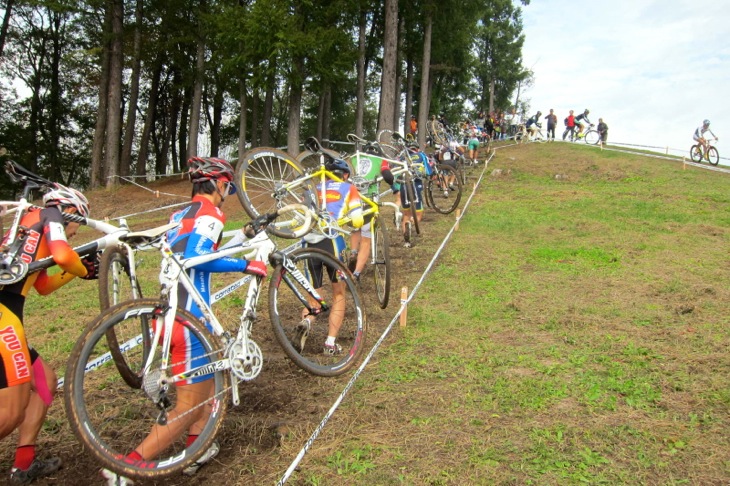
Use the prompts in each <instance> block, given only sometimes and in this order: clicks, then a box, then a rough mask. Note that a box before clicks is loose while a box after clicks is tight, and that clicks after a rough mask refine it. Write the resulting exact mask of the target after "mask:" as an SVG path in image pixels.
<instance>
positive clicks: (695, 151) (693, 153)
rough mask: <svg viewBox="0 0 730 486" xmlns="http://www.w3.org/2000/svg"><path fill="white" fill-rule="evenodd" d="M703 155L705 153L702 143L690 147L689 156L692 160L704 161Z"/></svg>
mask: <svg viewBox="0 0 730 486" xmlns="http://www.w3.org/2000/svg"><path fill="white" fill-rule="evenodd" d="M703 156H704V154H703V153H702V145H700V144H696V145H692V148H691V149H689V157H690V158H691V159H692V162H696V163H698V164H699V163H700V162H702V157H703Z"/></svg>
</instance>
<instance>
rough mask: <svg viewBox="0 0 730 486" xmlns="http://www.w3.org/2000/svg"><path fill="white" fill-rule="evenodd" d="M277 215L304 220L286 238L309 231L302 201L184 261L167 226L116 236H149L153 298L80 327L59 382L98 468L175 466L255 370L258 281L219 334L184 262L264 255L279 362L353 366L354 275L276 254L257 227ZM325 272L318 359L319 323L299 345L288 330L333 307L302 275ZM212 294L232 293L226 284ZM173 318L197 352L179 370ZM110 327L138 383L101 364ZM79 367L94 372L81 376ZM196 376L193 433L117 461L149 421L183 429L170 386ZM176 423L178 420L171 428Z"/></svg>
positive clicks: (137, 240)
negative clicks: (334, 330) (231, 327)
mask: <svg viewBox="0 0 730 486" xmlns="http://www.w3.org/2000/svg"><path fill="white" fill-rule="evenodd" d="M279 216H282V218H281V219H284V218H286V217H288V218H289V219H298V218H300V217H302V216H304V218H305V219H304V220H299V222H300V224H299V226H298V228H297V230H296V231H294V232H293V234H294V235H295V236H296V237H300V236H302V235H303V234H306V232H308V231H309V230H310V229H311V227H312V222H313V214H312V212H311V211H309V210H308V209H307V208H306V207H304V206H301V205H295V206H285V207H283V208H281V209H280V210H278V211H276V212H274V213H271V214H265V215H261V216H260V217H258V218H256V219H254V220H253V221H252V222H250V223H249V224H247V225H246V226H245V228H244V230H245V238H246V239H245V240H244V237H243V235H241V236H240V237H239V238H238V239H236V238H234V241H232V242H229V244H227V245H226V247H224V248H222V249H220V250H218V251H216V252H214V253H210V254H206V255H200V256H195V257H191V258H180V257H179V256H178V255H174V254H173V253H172V251H171V249H170V245H169V243H168V242H167V241H166V238H165V233H166V231H167V230H168V229H169V228H170V225H166V226H162V227H159V228H156V229H154V230H150V231H148V232H146V233H145V234H139V233H138V234H136V235H128V236H127V238H126V241H127V242H128V243H130V244H143V243H144V244H153V243H158V242H159V244H160V246H161V253H162V257H163V260H162V265H161V270H160V281H161V283H162V291H161V294H160V298H159V299H139V300H132V301H128V302H124V303H122V304H118V305H116V306H114V307H111V308H110V309H107V310H106V311H105V312H103V313H102V314H101V315H99V316H98V317H97V318H96V319H94V320H93V321H92V322H91V323H89V324H88V325H87V327H86V329H85V330H84V332H83V334H82V336H81V338H80V339H79V340H78V341H77V343H76V345H75V346H74V349H73V351H72V353H71V356H70V357H69V360H68V365H67V369H66V378H65V379H66V387H65V388H66V389H65V393H64V400H65V405H66V410H67V414H68V418H69V423H70V424H71V428H72V430H73V432H74V434H75V435H76V437H77V438H78V439H79V440H80V441H81V442H82V444H84V446H85V447H86V448H88V450H89V451H90V452H91V453H92V455H93V456H94V457H95V458H96V459H97V460H98V461H99V462H100V463H101V464H102V465H103V467H106V468H108V469H111V470H112V471H114V472H116V473H118V474H121V475H124V476H126V477H130V478H136V479H157V478H161V477H164V476H168V475H171V474H174V473H176V472H179V471H181V470H183V469H185V468H186V467H187V466H188V465H190V464H191V463H192V462H194V461H195V460H197V459H198V458H199V457H200V456H201V455H202V454H203V453H204V452H205V451H206V450H207V449H208V447H209V446H210V444H211V443H212V442H213V440H214V438H215V435H216V433H217V431H218V430H219V428H220V426H221V424H222V422H223V419H224V416H225V412H226V409H227V406H228V403H227V402H228V400H227V399H226V397H225V394H227V393H229V392H230V394H231V401H232V403H233V405H234V406H236V405H239V404H240V396H239V392H238V384H239V383H241V382H248V381H251V380H253V379H254V378H256V377H257V376H258V375H259V373H260V372H261V369H262V367H263V353H262V351H261V348H260V347H259V345H258V344H257V343H256V342H255V341H254V340H253V339H252V329H253V323H254V321H255V320H256V315H257V312H256V304H257V302H258V298H259V295H260V290H261V282H262V280H263V279H262V278H261V277H249V276H247V277H245V278H247V279H248V280H250V283H249V287H248V292H247V295H246V299H245V303H244V305H243V306H242V309H241V314H240V322H239V324H238V326H237V330H236V331H235V332H232V333H229V332H228V331H226V330H225V328H224V327H223V326H222V325H221V323H220V321H219V320H218V319H217V318H216V316H215V314H214V313H213V312H212V310H211V308H210V307H209V306H208V305H207V304H206V303H205V302H204V300H203V298H202V297H201V296H200V294H199V293H198V292H197V290H196V289H195V286H194V285H193V283H192V282H191V280H190V277H189V276H188V274H187V273H186V272H185V270H186V269H187V268H189V267H192V266H195V265H199V264H202V263H204V262H208V261H212V260H214V259H217V258H222V257H225V256H231V255H234V254H237V253H244V254H246V255H248V256H251V257H255V258H257V259H259V258H260V259H264V260H266V261H269V263H271V265H272V266H273V267H274V271H273V274H272V277H271V279H270V285H269V291H268V304H269V318H270V320H271V325H272V327H273V329H274V334H275V336H276V340H277V341H278V342H279V344H280V345H282V347H283V350H284V352H285V353H286V354H287V355H288V356H289V358H291V359H292V360H293V361H294V362H295V363H296V364H297V365H298V366H300V367H302V368H304V369H306V370H307V371H308V372H310V373H314V374H317V375H320V376H337V375H340V374H342V373H344V372H345V371H347V370H348V369H350V368H351V367H352V366H353V365H354V364H355V362H356V360H357V359H358V358H359V356H360V354H361V352H362V350H363V347H364V340H365V333H366V323H365V316H364V312H363V310H362V306H361V303H360V297H359V294H358V292H357V288H356V285H355V282H354V280H353V279H352V277H351V276H350V275H349V272H348V271H347V269H346V267H345V266H344V265H342V264H341V263H340V262H339V261H337V260H336V259H334V258H333V257H331V256H330V255H328V254H327V253H325V252H322V251H319V250H313V249H298V250H294V251H291V252H290V253H288V254H287V253H285V252H282V251H276V245H275V243H274V242H273V241H272V240H271V238H270V237H269V234H268V233H267V231H266V228H267V226H268V225H270V224H271V223H272V222H273V221H274V220H276V219H277V218H279ZM330 272H336V273H337V274H339V275H340V277H341V278H342V281H343V282H345V288H346V292H345V297H344V298H345V307H344V316H342V317H343V321H342V327H341V329H340V335H339V336H338V342H339V343H340V344H342V345H343V347H344V348H345V349H344V352H343V353H342V354H341V355H338V356H335V357H329V356H325V355H323V354H322V348H321V343H319V344H320V347H319V348H318V351H319V352H318V353H313V352H312V351H313V346H312V345H311V343H313V342H315V340H317V339H320V338H321V339H322V341H321V342H322V343H323V342H324V337H323V334H322V333H323V332H324V333H326V328H325V329H324V330H323V329H320V328H321V327H322V326H319V325H317V324H318V320H319V319H317V320H315V321H314V322H313V325H312V328H311V329H310V331H309V335H308V340H307V344H309V345H307V344H305V345H304V346H302V347H298V346H295V344H294V343H293V342H292V341H294V340H297V341H298V343H299V344H301V340H300V339H299V338H300V336H297V335H296V332H295V330H296V329H297V326H296V324H297V323H299V322H300V321H301V319H302V316H303V315H304V316H319V317H323V316H326V315H327V314H328V313H330V314H331V313H332V312H335V306H336V305H337V304H335V303H333V305H332V306H330V305H329V303H328V302H329V301H328V300H327V299H325V298H324V296H323V295H320V294H318V293H317V291H316V290H315V288H314V286H315V285H316V284H314V283H312V282H311V280H310V279H311V278H313V277H315V273H317V274H318V276H319V278H327V275H328V274H329V273H330ZM180 285H182V286H183V287H184V288H185V289H186V290H187V291H188V292H189V295H190V296H191V298H192V299H193V300H194V301H195V302H196V304H197V305H198V306H199V307H200V309H201V310H202V312H203V315H204V317H203V318H202V319H197V318H195V317H194V316H193V315H191V314H190V313H189V312H187V311H185V310H183V309H181V308H180V307H178V306H177V295H178V293H177V289H178V287H179V286H180ZM232 285H237V284H236V283H234V284H232ZM221 292H223V293H227V294H228V295H230V294H231V293H232V291H230V290H227V289H224V290H222V291H221ZM340 309H341V307H340ZM173 324H175V326H176V328H177V329H178V330H184V331H185V332H188V333H190V335H192V336H194V337H196V338H197V339H198V340H199V341H200V343H201V345H202V347H203V353H202V354H203V356H204V357H205V358H206V359H204V360H203V361H204V362H196V363H193V364H191V366H190V369H188V370H187V371H185V367H183V368H182V369H180V368H178V367H179V366H180V365H183V364H187V363H184V362H180V361H177V362H176V361H174V360H173V357H172V355H171V341H172V331H173ZM206 324H207V325H206ZM208 326H210V328H211V329H212V331H211V330H209V327H208ZM110 329H114V330H115V332H116V334H117V335H119V336H123V337H124V340H122V341H120V342H122V343H123V344H122V346H120V347H121V348H123V349H124V350H125V351H126V353H127V354H128V357H127V359H128V360H130V361H134V362H135V363H140V365H139V366H138V368H137V369H139V370H141V372H140V379H141V380H142V383H143V386H142V387H141V388H135V387H131V386H129V385H128V384H127V383H126V381H125V380H124V379H123V377H121V376H120V375H119V373H118V370H117V369H116V368H115V367H114V366H110V365H109V364H108V361H109V358H108V355H109V352H110V349H109V345H108V343H107V342H106V340H105V338H104V336H105V334H106V333H107V332H108V331H109V330H110ZM139 341H144V345H138V346H134V345H133V344H134V343H136V342H139ZM181 361H184V360H181ZM89 367H91V368H92V369H94V371H93V372H89V373H87V372H86V369H87V368H89ZM204 376H207V377H210V378H211V379H212V380H213V383H212V386H213V389H214V390H213V394H212V395H207V394H206V396H201V397H199V399H197V400H196V401H195V402H194V403H193V404H192V407H193V408H192V409H191V412H192V411H194V410H198V409H200V408H203V407H204V408H205V409H206V410H207V411H209V412H210V413H209V415H208V416H207V417H208V418H207V421H206V423H205V426H204V427H203V429H202V431H201V433H200V435H199V436H198V438H197V439H196V440H195V441H194V442H192V444H190V445H189V446H188V445H187V444H186V441H185V438H184V437H183V438H181V439H179V440H177V441H174V442H173V443H172V444H171V445H170V446H169V447H168V448H167V449H165V451H164V452H163V453H162V455H161V456H160V457H157V458H155V459H152V460H147V461H140V462H136V463H135V462H132V461H128V460H125V455H126V454H127V453H129V452H130V451H131V450H133V449H134V448H135V447H136V446H137V445H138V444H139V443H140V441H141V440H142V438H144V437H146V436H147V435H148V433H149V431H150V430H152V427H153V426H154V425H157V426H165V425H170V426H176V427H182V426H185V425H186V424H185V423H184V421H185V417H186V416H187V414H185V415H179V416H175V415H172V414H170V413H169V410H171V407H174V404H175V403H176V399H177V394H176V386H174V384H175V383H179V382H182V381H184V380H187V379H190V378H193V377H204ZM181 420H182V421H183V422H180V423H177V424H176V422H178V421H181ZM165 430H166V429H165Z"/></svg>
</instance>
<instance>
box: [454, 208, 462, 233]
mask: <svg viewBox="0 0 730 486" xmlns="http://www.w3.org/2000/svg"><path fill="white" fill-rule="evenodd" d="M460 217H461V209H459V208H456V224H455V225H454V231H459V218H460Z"/></svg>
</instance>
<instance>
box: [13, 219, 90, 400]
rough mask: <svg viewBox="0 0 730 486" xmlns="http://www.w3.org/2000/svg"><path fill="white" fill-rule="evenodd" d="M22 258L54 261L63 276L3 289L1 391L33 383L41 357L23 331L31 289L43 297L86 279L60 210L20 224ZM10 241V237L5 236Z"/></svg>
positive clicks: (42, 274)
mask: <svg viewBox="0 0 730 486" xmlns="http://www.w3.org/2000/svg"><path fill="white" fill-rule="evenodd" d="M20 226H21V227H23V228H24V230H23V231H22V233H21V234H19V235H18V238H19V242H20V244H21V251H20V253H19V258H20V259H21V260H22V261H24V262H25V263H31V262H34V261H36V260H40V259H42V258H46V257H48V256H51V257H53V260H54V262H56V264H58V265H59V266H60V267H61V269H62V270H63V272H59V273H56V274H55V275H48V274H47V273H46V270H41V271H39V272H34V273H32V274H30V275H27V276H26V277H25V278H23V279H21V280H19V281H18V282H15V283H13V284H10V285H5V286H4V287H1V286H0V388H8V387H11V386H16V385H21V384H23V383H27V382H29V381H30V380H31V373H30V367H31V366H32V364H33V363H34V362H35V361H36V359H38V353H37V352H36V351H35V350H34V349H33V348H31V347H30V346H28V342H27V340H26V337H25V330H24V328H23V308H24V306H25V297H26V295H27V294H28V292H29V291H30V288H31V287H35V289H36V290H37V291H38V293H40V294H41V295H45V294H49V293H51V292H53V291H54V290H56V289H58V288H59V287H61V286H62V285H64V284H66V283H68V282H69V281H70V280H71V279H73V277H74V276H85V275H86V274H87V270H86V267H85V266H84V264H83V263H81V258H79V256H78V255H77V254H76V252H75V251H73V248H71V246H70V245H69V244H68V240H67V239H66V232H65V230H64V223H63V216H62V215H61V211H60V209H59V208H58V207H55V206H54V207H49V208H44V209H41V210H38V209H31V210H30V211H29V212H28V213H27V214H26V215H25V216H23V218H22V219H21V221H20ZM5 238H7V235H6V236H5Z"/></svg>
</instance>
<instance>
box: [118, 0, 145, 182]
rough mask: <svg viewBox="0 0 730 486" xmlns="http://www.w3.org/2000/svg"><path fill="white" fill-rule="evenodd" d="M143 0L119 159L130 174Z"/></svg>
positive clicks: (121, 168) (136, 14)
mask: <svg viewBox="0 0 730 486" xmlns="http://www.w3.org/2000/svg"><path fill="white" fill-rule="evenodd" d="M142 6H143V2H142V0H137V5H136V6H135V9H134V44H133V47H132V79H131V81H132V85H131V86H130V90H129V110H128V111H127V123H126V124H125V126H124V142H123V144H122V157H121V159H120V161H119V174H120V175H122V176H126V175H129V174H130V172H131V170H130V167H131V166H132V142H133V141H134V135H135V127H136V125H137V102H138V100H139V77H140V73H141V71H142V58H141V56H140V53H141V51H142Z"/></svg>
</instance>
